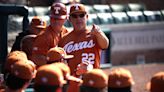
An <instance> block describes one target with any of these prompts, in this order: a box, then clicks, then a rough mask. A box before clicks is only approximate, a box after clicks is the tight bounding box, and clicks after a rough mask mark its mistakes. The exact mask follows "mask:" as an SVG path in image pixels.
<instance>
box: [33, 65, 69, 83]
mask: <svg viewBox="0 0 164 92" xmlns="http://www.w3.org/2000/svg"><path fill="white" fill-rule="evenodd" d="M65 83H66V81H65V80H64V76H63V73H62V71H61V70H60V69H59V68H58V67H54V66H53V65H51V64H48V65H43V66H40V67H39V68H38V70H37V74H36V77H35V80H34V85H50V86H55V85H58V86H62V85H63V84H65Z"/></svg>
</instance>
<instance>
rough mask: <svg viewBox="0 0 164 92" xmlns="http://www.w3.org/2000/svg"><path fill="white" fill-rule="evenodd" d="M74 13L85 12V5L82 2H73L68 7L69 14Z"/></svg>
mask: <svg viewBox="0 0 164 92" xmlns="http://www.w3.org/2000/svg"><path fill="white" fill-rule="evenodd" d="M74 13H87V12H86V10H85V6H84V5H83V4H73V5H72V6H71V7H70V14H69V15H72V14H74Z"/></svg>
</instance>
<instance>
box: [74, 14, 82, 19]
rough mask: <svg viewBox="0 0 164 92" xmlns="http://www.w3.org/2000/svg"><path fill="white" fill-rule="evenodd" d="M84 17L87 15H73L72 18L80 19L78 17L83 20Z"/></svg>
mask: <svg viewBox="0 0 164 92" xmlns="http://www.w3.org/2000/svg"><path fill="white" fill-rule="evenodd" d="M84 16H85V14H72V15H71V17H72V18H78V17H80V18H83V17H84Z"/></svg>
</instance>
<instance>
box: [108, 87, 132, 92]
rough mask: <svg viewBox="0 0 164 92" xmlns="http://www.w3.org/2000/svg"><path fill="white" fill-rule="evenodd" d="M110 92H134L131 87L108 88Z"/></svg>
mask: <svg viewBox="0 0 164 92" xmlns="http://www.w3.org/2000/svg"><path fill="white" fill-rule="evenodd" d="M108 92H132V91H131V86H130V87H123V88H111V87H108Z"/></svg>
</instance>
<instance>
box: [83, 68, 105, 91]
mask: <svg viewBox="0 0 164 92" xmlns="http://www.w3.org/2000/svg"><path fill="white" fill-rule="evenodd" d="M107 85H108V76H107V75H106V74H105V72H104V71H103V70H101V69H93V70H91V71H89V72H87V73H85V74H84V75H83V83H82V86H89V87H94V88H105V87H107Z"/></svg>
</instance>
